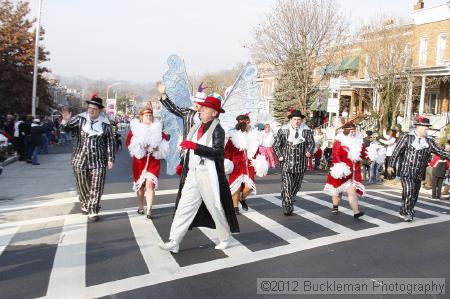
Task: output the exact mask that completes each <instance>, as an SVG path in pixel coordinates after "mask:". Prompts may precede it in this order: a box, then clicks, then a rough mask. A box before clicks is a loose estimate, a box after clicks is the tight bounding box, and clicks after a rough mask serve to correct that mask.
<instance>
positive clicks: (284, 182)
mask: <svg viewBox="0 0 450 299" xmlns="http://www.w3.org/2000/svg"><path fill="white" fill-rule="evenodd" d="M303 176H304V173H303V172H300V173H294V172H287V171H282V172H281V198H282V203H283V207H292V204H293V202H294V201H295V196H296V195H297V192H298V191H299V190H300V187H301V186H302V181H303Z"/></svg>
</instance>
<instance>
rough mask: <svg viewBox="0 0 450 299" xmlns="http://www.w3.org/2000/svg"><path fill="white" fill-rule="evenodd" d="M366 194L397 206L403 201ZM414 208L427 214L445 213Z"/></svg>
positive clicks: (438, 214) (440, 214)
mask: <svg viewBox="0 0 450 299" xmlns="http://www.w3.org/2000/svg"><path fill="white" fill-rule="evenodd" d="M388 195H390V194H388ZM366 196H367V197H370V198H373V199H376V200H379V201H383V202H387V203H390V204H393V205H396V206H401V205H402V203H401V202H399V201H395V200H390V199H386V198H382V197H379V196H375V195H370V194H366ZM391 196H392V195H391ZM414 210H416V211H420V212H424V213H426V214H429V215H434V216H442V215H445V214H442V213H439V212H434V211H430V210H427V209H424V208H419V207H414Z"/></svg>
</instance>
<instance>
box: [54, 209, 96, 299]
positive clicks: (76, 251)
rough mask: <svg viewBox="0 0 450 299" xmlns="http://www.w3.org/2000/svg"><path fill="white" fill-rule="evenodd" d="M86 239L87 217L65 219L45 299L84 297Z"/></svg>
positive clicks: (77, 216) (78, 216) (72, 216)
mask: <svg viewBox="0 0 450 299" xmlns="http://www.w3.org/2000/svg"><path fill="white" fill-rule="evenodd" d="M86 238H87V217H86V216H84V215H70V216H67V217H66V219H65V222H64V226H63V229H62V232H61V235H60V239H59V244H58V249H57V250H56V255H55V259H54V261H53V269H52V273H51V275H50V280H49V284H48V289H47V297H49V298H84V297H85V296H84V294H85V289H86V278H85V277H86ZM69 290H70V291H69Z"/></svg>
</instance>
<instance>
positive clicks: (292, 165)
mask: <svg viewBox="0 0 450 299" xmlns="http://www.w3.org/2000/svg"><path fill="white" fill-rule="evenodd" d="M288 118H289V120H290V122H289V124H287V125H284V126H283V127H281V129H280V130H279V131H278V134H277V137H276V138H275V142H274V144H273V150H274V152H275V155H276V156H277V158H278V161H280V168H281V197H282V203H283V213H284V215H286V216H289V215H291V214H292V212H293V210H294V207H293V202H294V201H295V196H296V195H297V192H298V191H299V190H300V187H301V185H302V181H303V176H304V175H305V171H306V167H307V163H308V159H309V158H310V157H311V156H312V154H313V151H314V147H315V144H314V137H313V134H312V131H311V129H310V128H309V127H308V126H307V125H306V124H304V123H303V120H304V119H305V116H304V115H302V114H301V112H300V111H299V110H292V109H290V110H289V112H288Z"/></svg>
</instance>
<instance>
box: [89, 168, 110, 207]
mask: <svg viewBox="0 0 450 299" xmlns="http://www.w3.org/2000/svg"><path fill="white" fill-rule="evenodd" d="M88 176H89V180H90V189H89V201H88V207H89V212H93V213H98V211H99V207H100V199H101V197H102V194H103V188H104V187H105V179H106V168H97V169H90V170H89V175H88Z"/></svg>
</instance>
